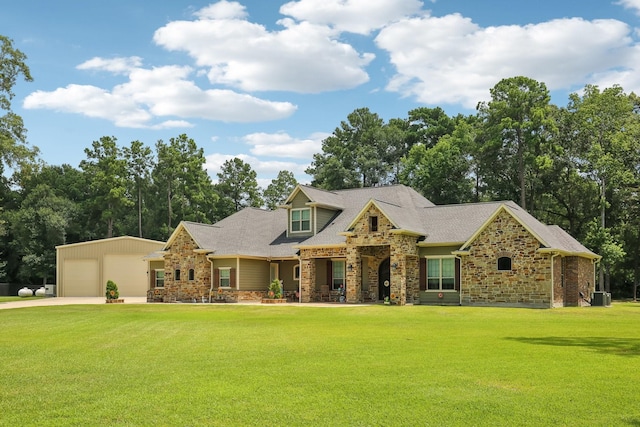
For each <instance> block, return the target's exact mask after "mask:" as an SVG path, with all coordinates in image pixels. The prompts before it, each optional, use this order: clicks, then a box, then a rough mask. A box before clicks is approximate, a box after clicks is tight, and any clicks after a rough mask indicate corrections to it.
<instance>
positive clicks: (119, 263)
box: [103, 254, 148, 297]
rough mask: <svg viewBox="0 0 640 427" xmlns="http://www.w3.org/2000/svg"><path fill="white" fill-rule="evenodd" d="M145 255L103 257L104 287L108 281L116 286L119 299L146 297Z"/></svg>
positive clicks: (111, 255)
mask: <svg viewBox="0 0 640 427" xmlns="http://www.w3.org/2000/svg"><path fill="white" fill-rule="evenodd" d="M145 255H147V254H136V255H119V254H110V255H105V256H104V264H103V265H104V277H105V280H104V282H105V286H106V282H107V281H108V280H112V281H113V282H114V283H115V284H116V285H118V291H119V292H120V296H121V297H143V296H146V295H147V288H148V287H147V263H146V261H145V260H144V256H145Z"/></svg>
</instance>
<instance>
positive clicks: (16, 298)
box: [0, 296, 44, 304]
mask: <svg viewBox="0 0 640 427" xmlns="http://www.w3.org/2000/svg"><path fill="white" fill-rule="evenodd" d="M42 298H44V297H36V296H33V297H19V296H10V297H5V296H2V297H0V304H2V303H4V302H11V301H29V300H33V299H42Z"/></svg>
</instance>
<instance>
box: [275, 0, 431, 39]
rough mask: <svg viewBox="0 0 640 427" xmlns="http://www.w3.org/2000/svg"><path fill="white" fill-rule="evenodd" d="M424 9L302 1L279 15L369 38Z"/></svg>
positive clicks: (407, 2)
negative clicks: (385, 27)
mask: <svg viewBox="0 0 640 427" xmlns="http://www.w3.org/2000/svg"><path fill="white" fill-rule="evenodd" d="M421 8H422V2H421V1H419V0H300V1H291V2H289V3H286V4H284V5H282V6H281V7H280V13H282V14H283V15H288V16H292V17H294V18H296V19H297V20H299V21H308V22H311V23H313V24H319V25H327V26H330V27H333V28H335V29H337V30H339V31H347V32H351V33H357V34H364V35H367V34H369V33H371V31H373V30H377V29H379V28H382V27H384V26H386V25H387V24H389V23H390V22H393V21H397V20H399V19H402V18H404V17H406V16H410V15H413V14H416V13H418V12H420V10H421Z"/></svg>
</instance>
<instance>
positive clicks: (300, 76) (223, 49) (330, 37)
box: [153, 2, 374, 93]
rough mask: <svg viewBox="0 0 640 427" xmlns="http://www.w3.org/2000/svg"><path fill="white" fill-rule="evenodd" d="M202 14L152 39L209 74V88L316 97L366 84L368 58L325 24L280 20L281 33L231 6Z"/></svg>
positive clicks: (162, 30)
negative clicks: (219, 86) (187, 56)
mask: <svg viewBox="0 0 640 427" xmlns="http://www.w3.org/2000/svg"><path fill="white" fill-rule="evenodd" d="M214 6H216V7H219V8H220V9H225V10H227V12H224V13H223V12H220V11H219V10H218V11H214V12H211V10H209V8H211V7H212V6H210V7H209V8H205V9H203V10H200V11H199V12H197V13H196V14H195V15H196V17H197V18H198V19H196V20H194V21H173V22H170V23H168V24H167V25H165V26H164V27H162V28H159V29H158V30H157V31H156V32H155V34H154V38H153V39H154V41H155V43H156V44H158V45H159V46H162V47H164V48H166V49H168V50H172V51H184V52H187V53H188V54H189V55H190V56H191V57H192V58H194V60H195V62H196V64H197V65H198V66H200V67H205V68H208V69H209V72H208V77H209V80H210V81H211V83H213V84H220V85H228V86H231V87H235V88H239V89H241V90H243V91H248V92H252V91H267V90H279V91H293V92H298V93H319V92H323V91H330V90H339V89H349V88H353V87H356V86H358V85H360V84H363V83H365V82H367V81H368V80H369V76H368V74H367V73H366V72H365V70H364V68H365V67H366V66H367V65H368V64H369V63H370V62H371V61H372V60H373V58H374V55H373V54H371V53H365V54H360V53H358V52H357V51H356V50H355V49H354V48H353V47H352V46H351V45H349V44H347V43H344V42H342V41H340V40H338V37H339V33H338V32H337V31H336V30H334V29H331V28H329V27H328V26H326V25H316V24H313V23H310V22H307V21H303V22H295V21H294V20H292V19H290V18H285V19H282V20H280V21H278V24H280V25H281V26H283V29H282V30H280V31H269V30H267V29H266V28H265V27H264V26H262V25H259V24H255V23H252V22H249V21H247V20H246V19H244V16H245V15H244V13H240V11H241V10H242V11H244V9H243V8H242V7H241V6H240V5H239V4H237V3H235V2H224V4H223V5H222V6H220V3H217V4H215V5H214Z"/></svg>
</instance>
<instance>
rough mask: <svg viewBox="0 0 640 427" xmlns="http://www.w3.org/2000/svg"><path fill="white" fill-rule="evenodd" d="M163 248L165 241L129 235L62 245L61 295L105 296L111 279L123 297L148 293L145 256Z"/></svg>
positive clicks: (58, 274)
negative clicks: (107, 284)
mask: <svg viewBox="0 0 640 427" xmlns="http://www.w3.org/2000/svg"><path fill="white" fill-rule="evenodd" d="M163 247H164V242H158V241H154V240H147V239H140V238H136V237H128V236H123V237H115V238H111V239H102V240H94V241H90V242H82V243H74V244H70V245H62V246H58V247H56V255H57V272H56V284H57V295H58V296H62V297H65V296H66V297H73V296H95V297H99V296H104V292H105V288H106V283H107V280H113V281H114V282H115V283H116V284H117V285H118V288H119V290H120V293H121V294H122V295H123V296H144V295H145V294H146V289H147V285H148V279H147V262H146V261H144V260H143V258H144V257H145V256H146V255H148V254H150V253H152V252H155V251H159V250H161V249H162V248H163ZM89 266H91V267H89ZM118 282H120V283H118Z"/></svg>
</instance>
